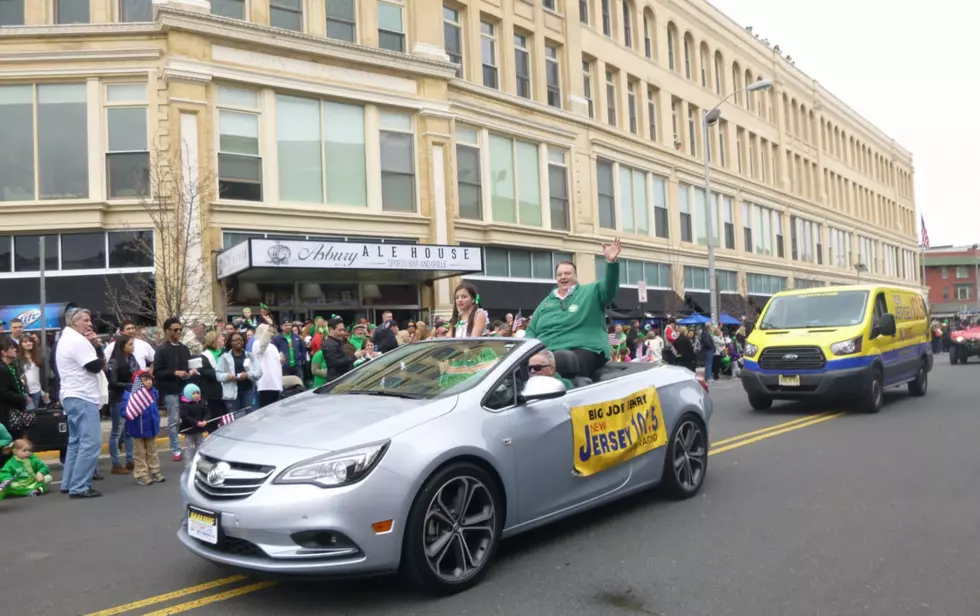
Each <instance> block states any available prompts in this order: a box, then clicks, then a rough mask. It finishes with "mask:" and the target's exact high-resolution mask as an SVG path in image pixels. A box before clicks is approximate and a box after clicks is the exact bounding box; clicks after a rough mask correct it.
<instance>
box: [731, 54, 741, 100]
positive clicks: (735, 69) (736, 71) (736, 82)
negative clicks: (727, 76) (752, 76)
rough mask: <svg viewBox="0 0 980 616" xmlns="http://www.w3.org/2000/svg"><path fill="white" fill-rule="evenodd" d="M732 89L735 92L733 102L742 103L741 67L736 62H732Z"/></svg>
mask: <svg viewBox="0 0 980 616" xmlns="http://www.w3.org/2000/svg"><path fill="white" fill-rule="evenodd" d="M732 91H733V92H735V104H736V105H741V104H742V69H741V67H739V65H738V62H732Z"/></svg>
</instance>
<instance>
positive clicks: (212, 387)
mask: <svg viewBox="0 0 980 616" xmlns="http://www.w3.org/2000/svg"><path fill="white" fill-rule="evenodd" d="M224 351H225V335H224V334H222V333H221V332H218V331H210V332H208V333H207V334H206V335H205V336H204V350H203V351H202V352H201V354H200V355H199V357H200V358H201V367H200V368H199V369H198V370H197V375H198V376H197V378H195V379H194V381H193V382H194V383H197V385H198V386H199V387H200V388H201V399H202V400H204V401H205V402H206V403H207V405H208V409H209V410H210V412H211V416H212V417H218V416H220V415H224V414H225V403H224V401H223V400H222V389H221V383H220V382H219V381H218V375H217V369H218V360H219V359H220V357H221V354H222V353H224Z"/></svg>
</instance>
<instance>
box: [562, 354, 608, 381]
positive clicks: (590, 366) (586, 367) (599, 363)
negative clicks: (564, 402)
mask: <svg viewBox="0 0 980 616" xmlns="http://www.w3.org/2000/svg"><path fill="white" fill-rule="evenodd" d="M559 353H570V354H571V355H574V356H575V364H576V365H577V368H576V370H575V371H574V373H573V374H564V373H562V376H563V377H565V378H566V379H574V378H575V377H577V376H584V377H585V378H588V379H592V378H594V376H595V373H596V372H598V371H599V370H600V369H601V368H602V367H603V366H605V365H606V363H607V362H608V361H609V359H608V358H607V357H606V356H605V355H601V354H599V353H596V352H594V351H589V350H588V349H570V350H567V351H555V356H556V357H557V356H558V354H559ZM557 363H558V364H559V365H562V364H564V365H568V362H560V361H559V362H557Z"/></svg>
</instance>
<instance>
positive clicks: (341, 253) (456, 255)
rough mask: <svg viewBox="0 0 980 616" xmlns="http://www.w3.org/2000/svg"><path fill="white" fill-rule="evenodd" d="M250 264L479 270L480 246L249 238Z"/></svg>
mask: <svg viewBox="0 0 980 616" xmlns="http://www.w3.org/2000/svg"><path fill="white" fill-rule="evenodd" d="M248 241H249V243H250V244H251V264H252V267H288V268H308V269H354V270H356V269H383V270H429V271H442V270H455V271H463V272H479V271H482V270H483V254H482V251H481V249H480V248H475V247H469V246H439V245H431V244H430V245H426V244H377V243H371V244H368V243H360V242H315V241H308V240H265V239H251V240H248Z"/></svg>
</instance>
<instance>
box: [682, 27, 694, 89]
mask: <svg viewBox="0 0 980 616" xmlns="http://www.w3.org/2000/svg"><path fill="white" fill-rule="evenodd" d="M692 53H693V52H692V51H691V39H690V36H688V35H685V36H684V76H685V77H687V78H688V79H691V75H692V71H691V62H692V59H691V54H692Z"/></svg>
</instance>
